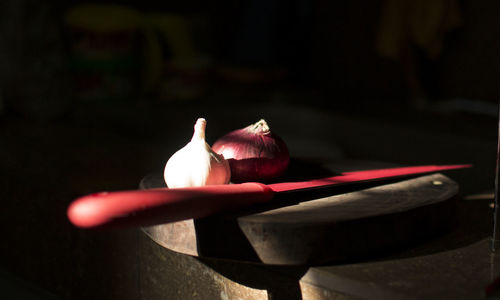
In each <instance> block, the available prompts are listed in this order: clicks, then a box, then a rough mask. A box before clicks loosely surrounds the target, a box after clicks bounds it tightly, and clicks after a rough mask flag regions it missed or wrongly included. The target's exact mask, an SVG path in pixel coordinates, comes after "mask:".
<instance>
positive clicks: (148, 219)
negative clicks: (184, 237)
mask: <svg viewBox="0 0 500 300" xmlns="http://www.w3.org/2000/svg"><path fill="white" fill-rule="evenodd" d="M273 194H274V192H273V191H272V190H271V189H270V188H269V187H268V186H266V185H264V184H261V183H256V182H249V183H242V184H226V185H207V186H202V187H190V188H175V189H167V188H162V189H150V190H137V191H119V192H102V193H95V194H91V195H87V196H84V197H81V198H78V199H76V200H75V201H73V202H72V203H71V204H70V206H69V207H68V211H67V214H68V218H69V220H70V221H71V222H72V223H73V224H74V225H75V226H78V227H81V228H97V227H99V228H101V227H132V226H149V225H155V224H162V223H168V222H175V221H179V220H185V219H191V218H201V217H206V216H208V215H210V214H213V213H217V212H220V211H224V210H229V209H233V208H237V207H240V206H246V205H249V204H254V203H262V202H267V201H269V200H271V199H272V198H273Z"/></svg>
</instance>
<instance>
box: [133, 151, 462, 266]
mask: <svg viewBox="0 0 500 300" xmlns="http://www.w3.org/2000/svg"><path fill="white" fill-rule="evenodd" d="M363 165H364V166H365V168H370V167H372V168H373V166H374V164H373V163H369V162H365V163H364V164H363V163H359V162H354V161H353V162H339V163H338V164H337V165H336V166H337V170H339V168H344V169H346V170H353V169H358V170H359V169H363V167H362V166H363ZM163 185H164V184H163V183H162V181H161V177H158V176H152V177H151V176H150V177H146V178H145V179H144V180H143V181H142V183H141V186H142V187H143V188H145V187H158V186H163ZM372 185H373V184H372ZM329 193H332V191H328V190H327V191H323V192H322V191H319V192H318V191H315V192H311V191H308V192H306V193H291V194H285V195H281V196H280V198H279V199H276V201H275V202H274V203H271V204H270V205H264V206H253V207H251V208H249V209H247V210H243V211H241V210H240V211H237V212H232V213H226V214H221V215H218V216H213V217H209V218H204V219H200V220H185V221H181V222H174V223H168V224H162V225H157V226H152V227H147V228H144V229H143V230H144V232H145V233H146V234H147V235H148V236H150V237H151V238H152V239H153V240H154V241H156V242H157V243H158V244H160V245H162V246H164V247H166V248H168V249H171V250H174V251H176V252H180V253H184V254H188V255H193V256H199V257H208V258H220V259H229V260H237V261H249V262H258V263H265V264H273V265H318V264H324V263H334V262H341V261H353V260H356V259H362V258H363V259H364V258H366V257H373V256H376V255H377V254H380V253H387V251H390V250H391V249H392V250H394V249H400V248H402V247H408V246H409V245H414V244H416V243H418V242H421V241H422V240H425V239H426V238H430V237H435V236H436V235H438V234H442V233H444V232H446V231H447V230H450V229H451V228H452V226H453V224H454V220H455V215H454V212H455V200H456V196H457V194H458V185H457V184H456V183H455V182H454V181H453V180H451V179H450V178H448V177H446V176H444V175H442V174H431V175H425V176H420V177H416V178H412V179H407V180H399V181H392V182H385V183H384V184H382V185H376V186H360V187H357V190H352V191H343V192H342V193H339V191H335V192H333V194H329Z"/></svg>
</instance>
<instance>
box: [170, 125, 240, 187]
mask: <svg viewBox="0 0 500 300" xmlns="http://www.w3.org/2000/svg"><path fill="white" fill-rule="evenodd" d="M206 123H207V122H206V120H205V119H203V118H199V119H198V120H197V121H196V123H195V125H194V133H193V137H192V138H191V141H190V142H189V143H188V144H187V145H185V146H184V147H183V148H181V149H180V150H178V151H177V152H175V153H174V154H173V155H172V156H171V157H170V158H169V160H168V161H167V163H166V165H165V170H164V179H165V183H166V184H167V186H168V187H169V188H178V187H190V186H203V185H213V184H227V183H229V180H230V178H231V170H230V168H229V163H228V161H227V160H226V159H225V158H224V156H222V155H219V154H217V153H215V152H214V151H213V150H212V148H210V146H209V145H208V144H207V143H206V141H205V129H206Z"/></svg>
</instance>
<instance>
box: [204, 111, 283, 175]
mask: <svg viewBox="0 0 500 300" xmlns="http://www.w3.org/2000/svg"><path fill="white" fill-rule="evenodd" d="M212 150H213V151H215V152H216V153H218V154H222V155H223V156H224V158H225V159H227V160H228V162H229V166H230V167H231V181H232V182H247V181H269V180H271V179H275V178H277V177H279V176H280V175H282V174H283V173H284V172H285V170H286V168H287V167H288V162H289V160H290V155H289V153H288V148H287V146H286V144H285V142H284V141H283V140H282V139H281V138H280V137H279V136H277V135H276V134H274V133H272V132H271V130H270V128H269V126H268V125H267V123H266V121H265V120H263V119H262V120H260V121H258V122H257V123H255V124H252V125H250V126H247V127H245V128H242V129H238V130H235V131H232V132H230V133H228V134H226V135H224V136H223V137H221V138H220V139H218V140H217V141H216V142H215V143H214V144H213V145H212Z"/></svg>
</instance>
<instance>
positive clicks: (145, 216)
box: [67, 165, 471, 228]
mask: <svg viewBox="0 0 500 300" xmlns="http://www.w3.org/2000/svg"><path fill="white" fill-rule="evenodd" d="M469 167H471V165H430V166H410V167H399V168H388V169H376V170H364V171H354V172H345V173H342V174H341V175H337V176H332V177H326V178H322V179H314V180H309V181H299V182H281V183H273V184H263V183H258V182H247V183H240V184H225V185H208V186H201V187H188V188H172V189H168V188H157V189H149V190H130V191H115V192H100V193H94V194H90V195H86V196H83V197H80V198H78V199H76V200H74V201H73V202H72V203H71V204H70V205H69V207H68V209H67V216H68V219H69V220H70V222H71V223H72V224H73V225H75V226H77V227H80V228H125V227H136V226H150V225H156V224H162V223H169V222H176V221H181V220H186V219H196V218H202V217H207V216H210V215H213V214H216V213H219V212H223V211H227V210H230V209H235V208H240V207H245V206H250V205H252V204H259V203H266V202H269V201H271V200H273V198H275V196H276V195H278V194H281V193H285V192H287V193H288V192H295V191H304V190H311V189H318V188H325V187H328V188H332V187H334V186H346V185H355V184H360V183H366V182H376V181H382V180H387V179H397V178H405V177H408V176H415V175H422V174H428V173H435V172H440V171H446V170H453V169H462V168H469Z"/></svg>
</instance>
